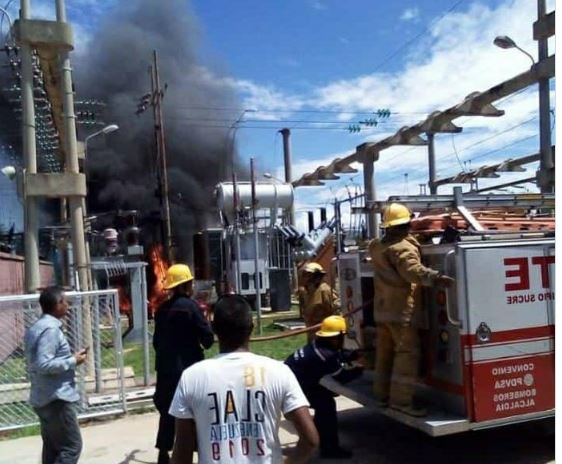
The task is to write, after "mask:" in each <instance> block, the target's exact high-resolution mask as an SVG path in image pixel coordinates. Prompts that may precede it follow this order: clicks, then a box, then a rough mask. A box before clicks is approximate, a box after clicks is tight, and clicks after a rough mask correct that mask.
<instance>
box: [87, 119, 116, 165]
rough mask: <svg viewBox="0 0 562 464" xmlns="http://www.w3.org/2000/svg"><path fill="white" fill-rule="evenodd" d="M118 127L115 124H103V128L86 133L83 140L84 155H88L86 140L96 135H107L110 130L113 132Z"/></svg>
mask: <svg viewBox="0 0 562 464" xmlns="http://www.w3.org/2000/svg"><path fill="white" fill-rule="evenodd" d="M118 129H119V126H118V125H117V124H110V125H109V126H105V127H104V128H103V129H101V130H99V131H97V132H94V133H93V134H90V135H88V137H86V139H85V140H84V157H85V158H87V157H88V156H87V155H88V141H89V140H90V139H92V138H94V137H97V136H98V135H102V134H104V135H107V134H111V133H112V132H115V131H116V130H118Z"/></svg>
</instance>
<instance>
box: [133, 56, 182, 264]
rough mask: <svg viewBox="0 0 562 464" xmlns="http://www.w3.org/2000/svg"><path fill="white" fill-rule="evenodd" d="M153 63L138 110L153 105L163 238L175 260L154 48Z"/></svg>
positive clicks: (137, 112)
mask: <svg viewBox="0 0 562 464" xmlns="http://www.w3.org/2000/svg"><path fill="white" fill-rule="evenodd" d="M152 53H153V65H152V66H150V68H149V72H150V93H148V94H146V95H143V96H142V97H141V99H140V102H139V104H138V108H137V111H136V114H137V115H140V114H141V113H143V112H144V111H146V109H147V107H148V106H149V105H150V106H152V115H153V118H154V137H155V140H156V177H157V181H158V197H159V202H160V217H161V224H162V239H163V240H164V249H165V250H166V255H167V258H168V259H169V260H170V261H173V249H172V223H171V218H170V201H169V187H168V162H167V156H166V141H165V137H164V118H163V116H162V100H163V99H164V91H165V89H162V88H161V87H160V72H159V68H158V54H157V52H156V50H153V52H152Z"/></svg>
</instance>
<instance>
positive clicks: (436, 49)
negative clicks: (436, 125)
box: [10, 0, 554, 223]
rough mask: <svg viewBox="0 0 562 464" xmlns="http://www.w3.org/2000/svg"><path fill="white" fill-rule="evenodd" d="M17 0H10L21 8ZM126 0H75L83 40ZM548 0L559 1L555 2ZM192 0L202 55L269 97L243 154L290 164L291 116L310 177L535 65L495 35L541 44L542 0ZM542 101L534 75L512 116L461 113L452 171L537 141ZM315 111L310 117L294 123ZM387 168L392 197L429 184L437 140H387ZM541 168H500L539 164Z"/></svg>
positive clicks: (300, 199)
mask: <svg viewBox="0 0 562 464" xmlns="http://www.w3.org/2000/svg"><path fill="white" fill-rule="evenodd" d="M155 1H156V0H155ZM160 1H165V0H160ZM16 3H19V2H15V3H14V4H12V5H11V6H10V11H11V12H12V13H13V14H14V15H15V14H16V9H14V7H15V6H16V5H15V4H16ZM114 3H115V0H74V1H71V0H67V4H68V6H69V8H70V10H69V16H70V18H71V20H72V21H74V22H75V29H76V34H77V36H78V49H77V51H76V53H80V50H81V48H82V49H84V48H85V47H89V46H92V43H91V42H89V37H90V35H91V34H92V31H93V30H95V27H96V25H97V23H98V21H99V20H100V18H101V17H102V16H103V15H106V14H111V7H112V5H113V4H114ZM51 4H54V1H52V0H49V1H46V0H42V1H34V2H33V5H34V8H36V13H37V16H44V17H48V16H50V15H51V14H52V7H51ZM548 5H549V6H548V10H549V11H550V10H551V9H552V8H553V7H554V2H553V1H549V2H548ZM185 7H186V8H189V9H191V11H192V12H193V15H194V16H195V18H196V23H197V26H198V28H199V32H200V34H199V38H200V39H199V40H200V41H199V43H198V44H197V45H196V50H197V53H198V56H199V60H200V64H201V65H202V66H203V67H206V68H208V71H209V76H210V78H211V79H213V78H216V80H217V82H220V84H221V85H224V86H227V87H230V88H232V90H234V92H236V93H237V94H238V95H239V99H240V107H241V108H245V109H255V110H258V111H257V112H253V113H249V112H248V113H246V114H245V115H244V118H243V121H242V122H241V123H240V124H239V129H238V130H237V133H236V143H237V146H238V150H239V153H240V155H241V156H242V158H243V159H245V160H248V159H249V158H250V157H251V156H254V157H256V159H257V165H258V168H259V169H260V170H261V171H262V172H264V171H271V172H273V173H274V174H275V175H276V176H278V177H283V170H282V163H283V159H282V143H281V138H280V136H279V135H278V134H277V130H279V129H281V128H282V127H290V128H292V151H293V175H294V176H295V177H299V176H300V175H302V174H303V173H305V172H310V171H313V170H314V169H315V168H316V167H317V166H318V165H321V164H328V163H329V162H330V161H331V160H333V159H334V158H335V157H338V156H344V155H347V154H349V153H352V152H353V151H354V149H355V147H356V146H357V145H359V144H361V143H363V142H365V141H370V140H378V139H380V138H383V137H385V136H387V135H389V134H391V133H393V132H395V131H396V130H397V129H398V128H399V127H401V126H403V125H408V124H413V123H416V122H418V121H419V120H421V119H423V118H424V115H425V114H428V113H429V112H431V111H434V110H438V109H445V108H447V107H449V106H451V105H453V104H455V103H458V102H460V101H461V100H462V99H463V98H464V96H466V95H467V94H469V93H471V92H473V91H477V90H486V89H487V88H489V87H491V86H492V85H495V84H497V83H499V82H501V81H503V80H505V79H507V78H510V77H512V76H514V75H516V74H518V73H520V72H523V71H525V70H526V69H528V67H529V65H530V61H529V59H528V58H527V57H525V56H524V55H522V54H520V53H518V52H517V51H514V50H501V49H499V48H496V47H494V46H493V45H492V40H493V38H494V37H495V36H496V35H500V34H506V35H510V36H511V37H513V39H515V40H516V41H517V43H518V44H519V45H520V46H521V47H522V48H524V49H526V50H528V51H530V52H531V53H532V54H533V55H534V56H536V42H534V41H533V40H532V22H533V21H534V20H535V16H536V10H535V9H536V4H535V2H534V1H531V0H476V1H474V0H461V1H458V0H413V1H409V0H408V1H406V0H396V1H392V2H388V1H372V0H351V1H340V0H283V1H280V0H277V1H274V0H239V1H232V0H192V1H191V2H187V1H186V2H185ZM550 50H551V53H553V51H554V46H553V44H551V48H550ZM163 72H164V73H165V70H163ZM537 102H538V96H537V93H536V87H533V88H530V89H529V90H528V91H526V92H523V93H521V94H519V95H516V96H514V97H512V98H509V99H506V100H505V101H504V102H503V103H502V104H500V105H498V106H499V107H500V108H501V109H504V110H505V111H506V115H505V116H504V117H502V118H496V119H491V118H462V119H458V120H457V121H456V123H457V124H459V125H462V126H463V127H464V128H465V129H464V132H463V133H462V134H459V135H455V136H454V137H451V136H450V135H443V136H438V137H437V160H438V175H439V177H444V176H448V175H452V174H455V173H457V172H459V171H460V170H461V169H462V168H465V167H466V168H468V167H469V166H470V167H476V166H481V165H483V164H491V163H493V162H497V161H499V160H501V159H505V158H508V157H518V156H523V155H527V154H531V153H535V152H536V151H537V147H538V117H537V110H538V107H537V106H538V105H537ZM551 105H552V106H554V99H552V101H551ZM379 108H389V109H390V110H391V111H392V112H393V114H392V116H391V117H390V118H389V120H388V121H387V122H384V123H382V124H380V125H379V126H378V127H377V128H376V129H371V130H362V131H361V132H360V133H359V134H350V133H348V132H347V131H346V130H345V128H346V127H347V126H348V125H349V124H351V123H355V122H357V121H359V120H361V119H364V118H365V117H366V115H365V114H351V113H353V112H359V111H362V112H369V111H376V110H377V109H379ZM310 110H313V111H317V113H310V112H306V111H310ZM193 114H194V116H196V114H197V111H196V110H194V111H193ZM239 115H240V112H239V111H238V112H232V111H231V112H226V111H225V113H224V118H225V122H222V123H223V124H227V125H228V124H231V123H232V122H234V120H236V118H237V117H238V116H239ZM302 120H307V121H309V122H307V123H297V122H292V121H302ZM289 121H291V122H289ZM310 121H320V122H318V123H316V122H315V123H313V122H310ZM256 126H261V127H263V126H267V127H268V129H258V128H256ZM303 126H305V127H306V128H307V129H306V130H305V129H303V128H302V127H303ZM299 127H300V128H299ZM486 139H487V140H486ZM455 151H456V154H455ZM358 167H359V168H360V166H358ZM376 169H377V184H378V188H379V197H380V198H384V197H385V196H388V195H390V194H404V193H410V194H414V193H417V192H418V191H419V188H418V184H419V183H425V182H427V166H426V150H425V148H417V149H413V150H412V149H408V148H407V147H406V148H405V147H396V148H392V149H389V150H386V151H385V152H383V154H382V155H381V161H380V162H379V163H377V166H376ZM535 169H536V167H534V166H531V167H530V169H529V172H527V173H522V174H508V175H506V176H505V178H502V179H500V180H501V181H502V182H504V181H505V182H508V181H510V180H512V179H513V178H514V176H523V177H528V176H530V175H532V172H534V170H535ZM405 174H407V175H408V176H407V177H408V181H407V182H406V180H405V179H406V177H405ZM361 179H362V176H361V173H359V174H356V175H354V176H342V178H341V180H340V181H336V182H332V183H329V184H327V186H326V187H323V188H303V189H298V190H297V209H299V210H303V209H307V208H311V207H313V206H317V205H323V204H325V203H326V202H328V201H330V200H331V199H333V197H334V196H337V197H340V198H341V197H342V196H346V194H347V193H346V192H347V189H346V187H347V188H350V187H351V188H352V189H355V188H359V186H360V185H361ZM495 182H498V181H495ZM488 183H490V181H488ZM486 184H487V183H486V181H484V182H483V183H482V185H486ZM527 187H528V188H530V189H531V190H532V189H534V187H533V186H532V185H530V184H529V185H527ZM446 191H447V189H446V188H444V189H443V192H446ZM302 216H303V218H302V219H301V221H300V222H301V223H302V222H303V221H304V215H302Z"/></svg>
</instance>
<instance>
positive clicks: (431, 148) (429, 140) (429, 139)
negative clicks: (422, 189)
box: [427, 132, 437, 195]
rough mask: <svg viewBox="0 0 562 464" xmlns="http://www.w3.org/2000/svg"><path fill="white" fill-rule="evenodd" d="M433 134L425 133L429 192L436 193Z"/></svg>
mask: <svg viewBox="0 0 562 464" xmlns="http://www.w3.org/2000/svg"><path fill="white" fill-rule="evenodd" d="M434 138H435V134H434V133H433V132H428V133H427V157H428V164H429V182H428V184H429V193H430V194H431V195H435V194H437V185H435V181H436V180H437V173H436V169H435V140H434Z"/></svg>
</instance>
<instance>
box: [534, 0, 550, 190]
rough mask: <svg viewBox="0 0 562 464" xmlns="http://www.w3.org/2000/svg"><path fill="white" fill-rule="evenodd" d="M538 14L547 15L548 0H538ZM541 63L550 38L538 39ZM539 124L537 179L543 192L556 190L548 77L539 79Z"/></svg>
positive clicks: (544, 57)
mask: <svg viewBox="0 0 562 464" xmlns="http://www.w3.org/2000/svg"><path fill="white" fill-rule="evenodd" d="M537 16H538V21H541V20H542V19H544V18H545V16H546V0H537ZM538 49H539V50H538V51H539V63H541V62H543V61H544V60H546V59H547V58H548V38H546V37H542V38H539V40H538ZM539 121H540V122H539V125H540V155H541V156H540V167H539V170H538V172H537V181H538V185H539V187H540V189H541V193H552V192H553V191H554V160H553V158H552V148H551V146H552V145H551V134H550V132H551V129H550V80H549V78H548V77H542V78H540V79H539Z"/></svg>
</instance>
